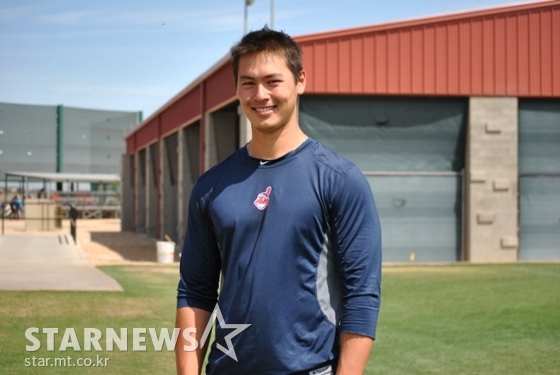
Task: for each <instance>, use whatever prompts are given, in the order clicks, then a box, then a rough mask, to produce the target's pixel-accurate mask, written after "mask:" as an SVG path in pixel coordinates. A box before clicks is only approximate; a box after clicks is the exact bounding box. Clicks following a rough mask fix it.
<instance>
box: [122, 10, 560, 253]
mask: <svg viewBox="0 0 560 375" xmlns="http://www.w3.org/2000/svg"><path fill="white" fill-rule="evenodd" d="M295 39H296V41H297V42H298V43H299V44H300V46H301V48H302V50H303V53H304V67H305V69H306V71H307V77H308V83H307V88H306V92H305V94H304V95H303V96H302V97H301V99H300V125H301V127H302V129H303V130H304V132H306V133H307V134H308V135H309V136H310V137H312V138H314V139H317V140H319V141H321V142H323V143H324V144H325V145H326V146H328V147H330V148H332V149H333V150H335V151H337V152H338V153H339V154H341V155H343V156H345V157H346V158H348V159H350V160H352V161H353V162H355V163H356V164H357V165H358V166H359V167H360V168H361V169H362V171H363V172H364V174H365V175H366V177H367V179H368V181H369V183H370V185H371V187H372V190H373V192H374V195H375V198H376V201H377V205H378V209H379V214H380V217H381V223H382V229H383V251H384V261H387V262H409V261H417V262H453V261H462V260H465V261H471V262H492V261H515V260H546V259H556V260H558V259H560V100H559V98H560V2H558V1H545V2H535V3H529V4H523V5H515V6H507V7H501V8H492V9H486V10H480V11H474V12H466V13H460V14H453V15H445V16H441V17H434V18H425V19H420V20H413V21H405V22H396V23H389V24H383V25H375V26H370V27H360V28H353V29H347V30H341V31H333V32H326V33H319V34H313V35H306V36H301V37H296V38H295ZM249 137H250V127H249V125H248V124H247V121H246V119H245V118H244V116H241V115H240V110H239V109H238V103H237V100H236V99H235V85H234V79H233V74H232V70H231V66H230V62H229V58H228V57H227V56H226V57H225V58H224V59H222V60H221V61H219V62H218V63H217V64H216V65H214V66H213V67H212V68H211V69H210V70H208V72H207V73H205V74H204V75H203V76H201V77H199V78H198V79H197V80H196V81H195V82H193V83H192V84H191V85H189V86H188V87H187V88H185V89H184V90H183V91H182V92H180V93H179V94H178V95H176V96H175V97H174V98H172V99H171V100H170V101H169V102H168V103H167V104H166V105H164V106H163V107H162V108H160V109H159V110H158V111H157V112H156V113H155V114H154V115H152V116H151V117H150V118H148V119H147V120H146V121H144V122H143V123H142V124H141V125H140V126H139V127H138V128H137V129H135V130H134V131H133V132H131V133H130V134H129V135H128V136H127V154H126V155H125V156H124V158H123V171H122V173H123V196H124V198H123V216H122V218H123V222H122V225H123V229H124V230H133V231H136V232H139V233H145V234H147V235H149V236H151V237H157V238H163V236H165V235H166V234H167V235H169V236H171V237H172V238H173V239H174V240H175V241H176V242H178V243H179V244H182V242H183V236H184V231H185V228H186V217H187V210H188V201H189V195H190V191H191V188H192V186H193V184H194V182H195V180H196V178H197V176H198V175H199V174H200V173H202V172H204V171H206V170H208V169H209V168H210V167H212V166H214V165H215V164H217V163H218V162H220V161H221V160H223V159H225V158H226V156H228V155H229V154H230V153H232V152H233V151H234V150H235V149H236V148H238V147H240V146H242V145H244V144H245V143H246V142H247V141H248V140H249Z"/></svg>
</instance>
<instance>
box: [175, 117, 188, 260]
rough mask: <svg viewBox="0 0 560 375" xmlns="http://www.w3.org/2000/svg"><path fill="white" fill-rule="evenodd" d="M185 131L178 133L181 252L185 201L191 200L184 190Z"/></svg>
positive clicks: (179, 243)
mask: <svg viewBox="0 0 560 375" xmlns="http://www.w3.org/2000/svg"><path fill="white" fill-rule="evenodd" d="M184 133H185V129H184V128H182V129H180V130H179V131H178V132H177V182H176V183H177V228H176V231H177V245H179V246H180V247H179V251H181V250H182V246H183V241H184V237H185V233H183V232H184V231H185V230H186V222H187V219H186V217H185V215H186V212H185V209H184V204H185V203H184V201H185V199H189V197H185V196H184V190H185V189H184V188H183V181H184V179H185V176H184V175H185V173H184V171H183V168H184V167H183V162H184V160H183V158H184V157H185V156H184V154H185V150H184V147H185V139H184V137H185V134H184Z"/></svg>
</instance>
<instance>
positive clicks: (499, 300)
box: [0, 263, 560, 375]
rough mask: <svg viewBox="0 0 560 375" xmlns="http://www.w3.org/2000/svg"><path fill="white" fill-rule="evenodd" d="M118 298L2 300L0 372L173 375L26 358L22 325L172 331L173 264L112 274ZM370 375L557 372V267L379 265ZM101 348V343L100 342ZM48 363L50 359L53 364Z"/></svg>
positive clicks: (154, 357) (124, 357)
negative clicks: (32, 362) (32, 363)
mask: <svg viewBox="0 0 560 375" xmlns="http://www.w3.org/2000/svg"><path fill="white" fill-rule="evenodd" d="M102 270H103V271H104V272H106V273H108V274H109V275H111V276H112V277H114V278H115V279H117V280H118V281H119V282H120V283H121V285H122V286H123V288H124V289H125V291H124V292H123V293H115V292H6V291H1V292H0V374H15V375H17V374H35V373H36V374H95V373H99V374H116V375H120V374H123V375H126V374H173V373H174V368H175V365H174V355H173V353H172V352H168V351H167V350H165V349H164V351H162V352H156V351H154V350H153V348H152V347H151V341H150V340H149V337H148V338H147V340H146V346H147V348H148V351H147V352H133V351H132V350H131V345H132V344H131V343H132V339H130V340H129V350H128V351H126V352H121V351H118V350H116V351H113V352H107V351H102V352H95V351H92V352H83V351H82V352H74V351H73V350H72V349H70V350H69V351H68V352H66V353H61V352H59V351H54V352H48V351H46V348H45V346H46V340H45V338H44V336H42V335H41V336H38V337H39V338H40V339H41V343H42V345H43V347H42V348H41V349H40V350H39V351H37V352H34V353H30V352H26V351H25V346H26V345H29V344H30V342H29V341H28V340H27V339H26V338H25V335H24V332H25V330H26V329H27V328H29V327H39V328H43V327H57V328H59V329H60V331H61V334H59V335H58V336H57V339H56V343H55V348H57V349H58V346H59V344H60V341H61V336H62V332H63V331H64V329H65V328H66V327H72V328H75V330H76V333H77V335H78V338H79V340H80V343H83V340H82V332H83V328H86V327H92V328H97V329H99V330H101V331H102V332H105V328H115V329H117V328H129V337H131V336H132V333H131V329H132V328H134V327H146V328H149V327H154V328H158V329H159V328H165V327H168V328H172V327H173V324H174V317H175V289H176V284H177V275H176V266H164V265H153V266H110V267H102ZM383 273H384V274H383V303H382V308H381V315H380V319H379V326H378V331H377V334H378V338H377V341H376V343H375V347H374V350H373V352H372V355H371V357H370V361H369V364H368V370H367V372H366V373H367V374H368V375H376V374H395V375H398V374H407V375H408V374H446V375H447V374H467V375H468V374H509V375H517V374H519V375H521V374H523V375H525V374H560V264H557V263H550V264H526V263H519V264H508V265H448V266H386V267H384V270H383ZM102 342H103V341H102ZM68 355H70V357H72V358H73V360H74V361H75V360H76V359H77V358H80V357H87V358H93V359H95V357H96V355H99V356H100V357H108V358H110V360H109V362H108V367H106V368H100V367H97V368H96V367H88V368H86V367H82V368H78V367H56V368H54V367H43V368H41V367H25V359H26V358H31V357H33V356H35V357H49V358H55V357H59V358H60V357H67V356H68ZM51 361H52V360H51Z"/></svg>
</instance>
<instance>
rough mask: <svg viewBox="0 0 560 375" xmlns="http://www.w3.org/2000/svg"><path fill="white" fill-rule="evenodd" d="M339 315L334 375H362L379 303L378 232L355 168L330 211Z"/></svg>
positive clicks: (367, 188) (369, 200)
mask: <svg viewBox="0 0 560 375" xmlns="http://www.w3.org/2000/svg"><path fill="white" fill-rule="evenodd" d="M333 208H334V228H335V237H336V242H337V266H338V270H339V274H340V280H341V287H342V294H343V301H344V304H343V310H342V316H341V320H340V326H339V328H340V332H341V333H340V349H341V352H340V359H339V366H338V370H337V375H339V374H340V375H344V374H352V375H357V374H363V371H364V369H365V366H366V363H367V360H368V358H369V355H370V351H371V348H372V346H373V340H374V338H375V334H376V328H377V318H378V315H379V307H380V302H381V226H380V223H379V217H378V214H377V208H376V206H375V201H374V199H373V195H372V193H371V188H370V186H369V184H368V182H367V180H366V178H365V176H364V175H363V174H362V172H361V171H360V170H359V169H358V168H357V167H354V168H351V169H350V170H349V171H348V172H347V174H346V175H345V176H344V179H343V181H342V183H341V185H340V190H339V192H338V194H337V199H336V203H335V205H334V207H333Z"/></svg>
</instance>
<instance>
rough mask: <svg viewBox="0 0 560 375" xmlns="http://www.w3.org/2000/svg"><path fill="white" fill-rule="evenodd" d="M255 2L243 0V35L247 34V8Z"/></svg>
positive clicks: (253, 0)
mask: <svg viewBox="0 0 560 375" xmlns="http://www.w3.org/2000/svg"><path fill="white" fill-rule="evenodd" d="M254 2H255V0H245V18H244V22H243V35H246V34H247V18H248V13H249V12H248V11H247V9H249V7H250V6H251V5H253V3H254Z"/></svg>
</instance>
